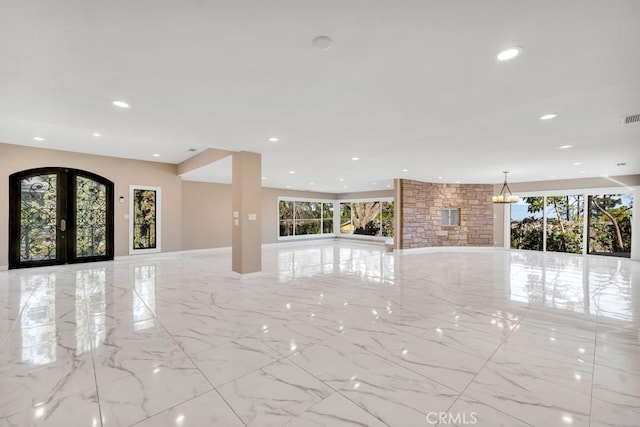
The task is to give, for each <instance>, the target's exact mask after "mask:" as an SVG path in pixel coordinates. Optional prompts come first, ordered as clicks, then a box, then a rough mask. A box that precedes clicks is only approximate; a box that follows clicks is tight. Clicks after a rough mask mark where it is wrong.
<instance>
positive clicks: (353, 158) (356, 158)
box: [351, 157, 360, 160]
mask: <svg viewBox="0 0 640 427" xmlns="http://www.w3.org/2000/svg"><path fill="white" fill-rule="evenodd" d="M351 160H360V157H352V158H351Z"/></svg>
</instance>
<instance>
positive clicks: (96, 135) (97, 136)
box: [93, 132, 102, 138]
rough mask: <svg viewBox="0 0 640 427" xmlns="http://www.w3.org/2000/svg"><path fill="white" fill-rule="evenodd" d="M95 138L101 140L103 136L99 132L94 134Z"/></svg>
mask: <svg viewBox="0 0 640 427" xmlns="http://www.w3.org/2000/svg"><path fill="white" fill-rule="evenodd" d="M93 136H95V137H96V138H100V137H101V136H102V135H100V134H99V133H98V132H94V133H93Z"/></svg>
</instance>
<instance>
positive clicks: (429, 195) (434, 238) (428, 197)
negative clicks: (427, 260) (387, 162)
mask: <svg viewBox="0 0 640 427" xmlns="http://www.w3.org/2000/svg"><path fill="white" fill-rule="evenodd" d="M399 185H400V192H399V196H400V201H399V203H398V204H399V205H400V206H399V207H400V209H399V211H400V212H398V213H399V214H400V219H399V224H397V225H398V226H399V227H400V230H401V232H400V233H396V235H397V236H399V237H400V242H399V243H400V245H399V246H400V249H409V248H421V247H427V246H493V203H491V196H492V195H493V185H485V184H437V183H430V182H420V181H412V180H407V179H401V180H399ZM445 208H459V209H460V225H459V226H443V225H442V216H441V215H442V212H441V211H442V209H445ZM396 212H397V211H396Z"/></svg>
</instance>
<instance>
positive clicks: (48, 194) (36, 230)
mask: <svg viewBox="0 0 640 427" xmlns="http://www.w3.org/2000/svg"><path fill="white" fill-rule="evenodd" d="M19 209H20V215H19V221H20V224H19V228H20V257H19V259H20V262H34V261H35V262H38V261H40V262H41V261H51V260H54V261H55V260H56V259H57V258H58V243H57V240H58V233H57V230H58V228H57V218H58V177H57V175H56V174H55V173H52V174H43V175H35V176H30V177H26V178H23V179H21V180H20V206H19Z"/></svg>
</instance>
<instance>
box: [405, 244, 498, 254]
mask: <svg viewBox="0 0 640 427" xmlns="http://www.w3.org/2000/svg"><path fill="white" fill-rule="evenodd" d="M506 250H508V249H504V248H500V247H497V246H429V247H424V248H410V249H394V252H397V253H399V254H406V255H410V254H426V253H434V252H486V251H497V252H503V251H506Z"/></svg>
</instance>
